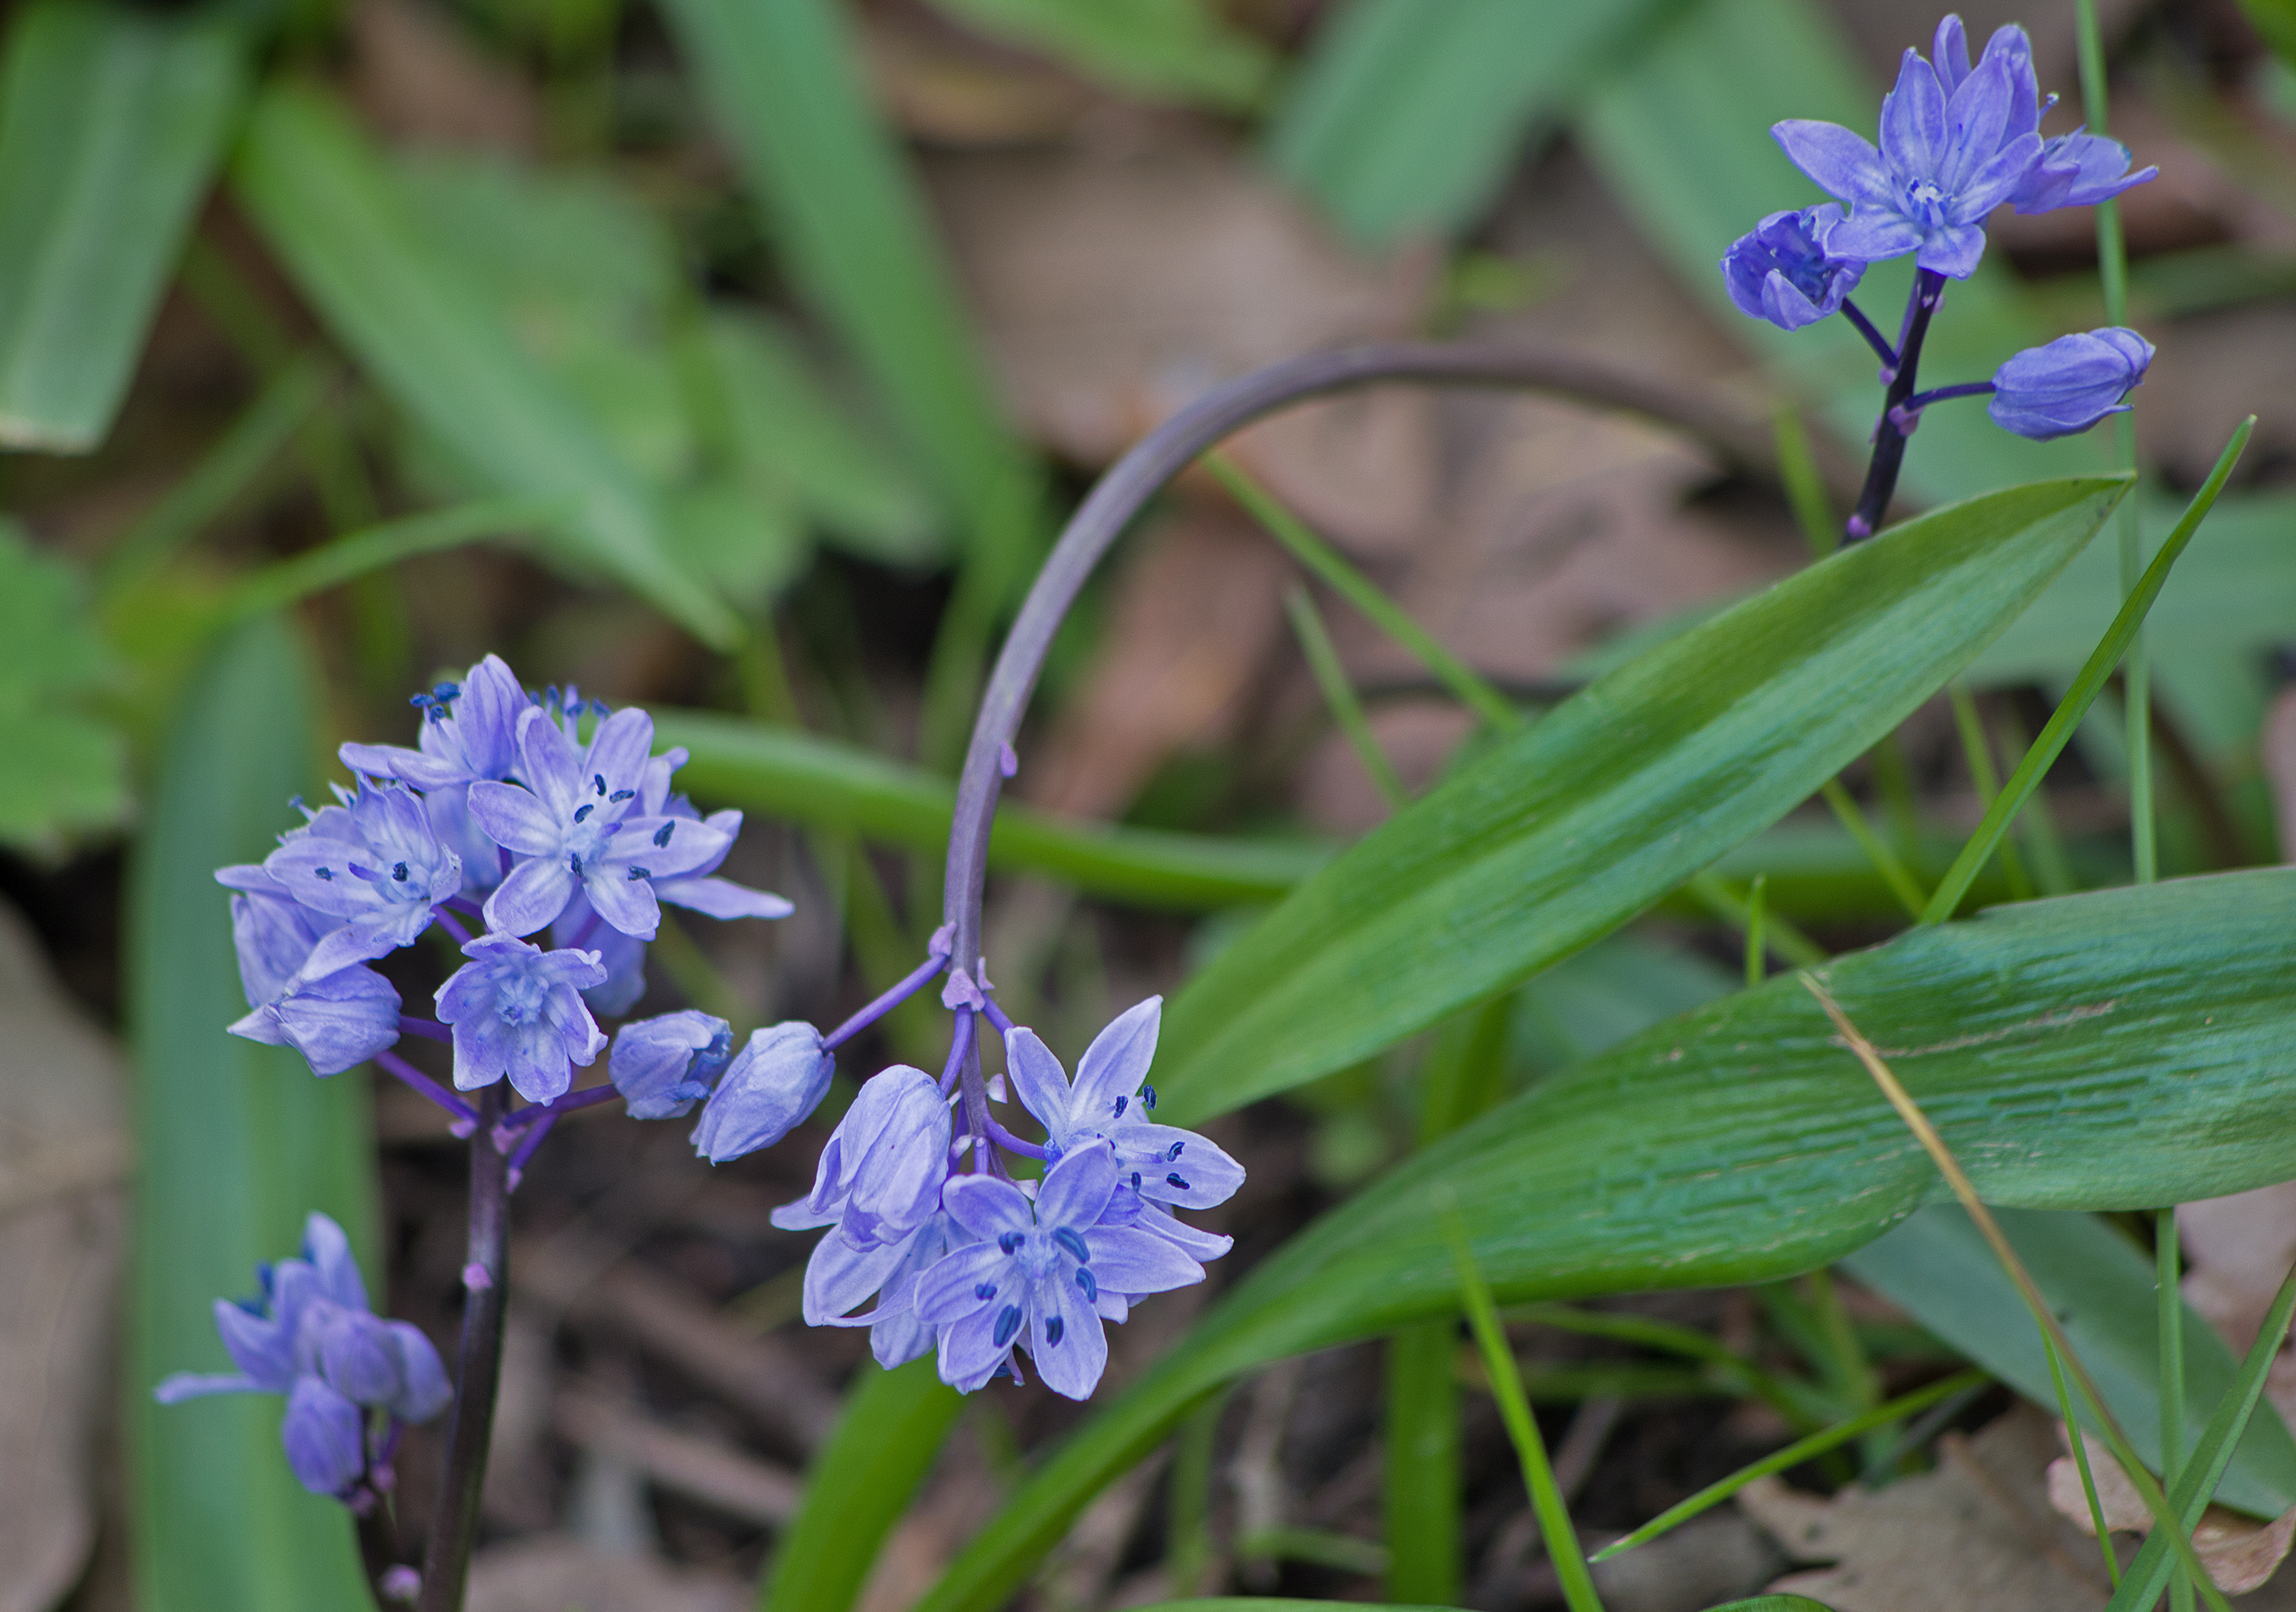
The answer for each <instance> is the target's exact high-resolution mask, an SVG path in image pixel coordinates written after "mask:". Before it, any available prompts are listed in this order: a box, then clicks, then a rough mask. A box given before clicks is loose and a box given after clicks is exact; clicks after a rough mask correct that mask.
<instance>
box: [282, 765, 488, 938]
mask: <svg viewBox="0 0 2296 1612" xmlns="http://www.w3.org/2000/svg"><path fill="white" fill-rule="evenodd" d="M335 792H336V794H337V796H338V797H339V798H340V804H338V805H335V806H327V807H325V808H324V809H323V810H321V811H318V812H315V813H313V814H311V820H310V822H308V823H307V825H306V826H305V827H303V828H301V829H299V830H296V831H294V832H292V833H291V834H289V835H288V836H287V837H286V839H285V840H284V841H283V843H282V844H281V846H280V847H279V848H278V849H277V850H275V851H274V852H272V853H271V855H268V856H266V857H265V858H264V860H263V870H264V871H265V872H266V873H268V874H270V875H271V877H272V879H273V880H275V881H276V882H277V884H278V885H279V887H280V888H282V889H283V890H285V891H286V892H287V894H288V895H290V896H292V897H293V898H294V899H295V900H296V901H297V902H298V903H299V904H301V905H303V906H306V907H308V908H310V909H311V911H313V912H319V913H324V914H325V915H326V916H328V917H331V918H340V919H341V920H342V921H343V922H342V925H341V927H340V928H339V929H330V930H329V931H328V932H327V933H325V934H324V935H322V936H321V937H319V939H318V941H317V943H316V945H313V947H312V948H311V954H310V956H309V957H308V958H307V959H306V960H305V961H304V963H303V968H302V970H301V971H302V972H303V973H304V974H305V975H306V976H316V975H321V974H332V973H333V972H334V971H335V970H338V969H341V968H347V967H348V966H349V965H350V964H352V963H355V962H366V961H371V960H373V959H374V958H377V957H381V956H384V955H386V954H388V953H391V952H395V951H397V950H398V948H399V947H401V946H403V945H411V944H412V943H413V942H414V938H415V937H416V936H418V935H420V934H422V931H423V930H425V929H429V928H430V924H431V921H432V920H433V919H434V918H435V917H436V916H437V908H438V906H439V904H440V903H441V902H444V901H447V900H448V899H450V898H452V897H454V896H458V895H460V894H461V893H462V888H463V860H462V858H461V857H459V856H457V855H455V853H454V852H452V851H450V850H448V849H447V847H445V846H443V845H441V844H439V836H438V833H437V832H436V831H434V830H433V829H432V828H431V826H430V815H429V814H428V813H426V812H425V811H424V810H423V806H422V798H421V797H419V796H417V795H416V794H415V793H414V791H413V790H409V789H407V788H406V786H405V785H404V784H400V783H397V782H388V783H383V784H380V785H378V784H375V783H372V782H370V781H368V780H366V779H365V778H362V779H360V780H359V781H358V788H357V792H356V793H348V792H346V791H344V790H340V789H339V790H336V791H335Z"/></svg>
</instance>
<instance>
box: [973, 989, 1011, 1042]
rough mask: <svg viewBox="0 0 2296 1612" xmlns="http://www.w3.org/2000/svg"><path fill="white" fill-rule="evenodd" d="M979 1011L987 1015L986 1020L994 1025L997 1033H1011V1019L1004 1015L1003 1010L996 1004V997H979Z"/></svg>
mask: <svg viewBox="0 0 2296 1612" xmlns="http://www.w3.org/2000/svg"><path fill="white" fill-rule="evenodd" d="M980 1011H982V1012H983V1013H986V1014H987V1015H988V1022H989V1023H990V1024H992V1025H995V1026H996V1033H997V1034H998V1035H1011V1034H1012V1033H1013V1021H1012V1020H1011V1019H1008V1018H1006V1017H1005V1010H1004V1009H1002V1008H1000V1007H998V1006H997V1005H996V998H995V997H994V996H984V997H982V998H981V999H980Z"/></svg>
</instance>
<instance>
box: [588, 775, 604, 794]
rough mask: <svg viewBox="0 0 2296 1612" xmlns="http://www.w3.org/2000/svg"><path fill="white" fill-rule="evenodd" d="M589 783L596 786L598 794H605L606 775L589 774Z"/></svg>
mask: <svg viewBox="0 0 2296 1612" xmlns="http://www.w3.org/2000/svg"><path fill="white" fill-rule="evenodd" d="M590 781H591V782H592V783H594V784H595V785H597V786H598V793H599V794H601V795H603V794H604V793H605V792H606V775H605V774H604V773H591V774H590Z"/></svg>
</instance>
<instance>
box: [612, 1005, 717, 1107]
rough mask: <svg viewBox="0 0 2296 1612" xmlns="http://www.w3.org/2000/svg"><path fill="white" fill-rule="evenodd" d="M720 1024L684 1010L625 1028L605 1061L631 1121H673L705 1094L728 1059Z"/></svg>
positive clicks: (618, 1034)
mask: <svg viewBox="0 0 2296 1612" xmlns="http://www.w3.org/2000/svg"><path fill="white" fill-rule="evenodd" d="M733 1051H734V1032H733V1028H732V1027H730V1026H729V1025H727V1024H726V1021H725V1020H724V1019H713V1018H711V1017H710V1016H709V1014H707V1013H697V1012H694V1011H692V1010H690V1009H689V1010H688V1011H685V1012H682V1013H664V1014H663V1015H662V1016H661V1017H660V1018H659V1019H641V1020H639V1021H638V1022H637V1023H636V1024H630V1025H624V1026H623V1027H621V1029H620V1031H619V1033H617V1034H616V1035H615V1036H614V1050H613V1052H612V1054H611V1056H610V1057H609V1058H608V1059H607V1060H606V1069H607V1073H608V1074H609V1075H611V1076H612V1077H613V1082H614V1089H615V1090H616V1091H618V1092H620V1093H621V1094H622V1100H623V1102H624V1103H625V1105H626V1106H627V1109H628V1111H629V1116H630V1117H631V1118H633V1119H675V1118H676V1117H678V1116H679V1115H681V1114H683V1113H685V1112H686V1111H687V1110H688V1109H691V1108H693V1105H694V1104H695V1103H697V1102H700V1101H701V1100H702V1099H704V1098H706V1097H708V1096H709V1092H710V1088H711V1087H713V1086H714V1085H716V1084H717V1077H718V1076H719V1075H721V1074H723V1073H724V1072H725V1069H726V1062H727V1060H729V1059H730V1058H731V1057H732V1056H733Z"/></svg>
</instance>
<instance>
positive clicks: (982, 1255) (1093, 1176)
mask: <svg viewBox="0 0 2296 1612" xmlns="http://www.w3.org/2000/svg"><path fill="white" fill-rule="evenodd" d="M1118 1175H1119V1170H1118V1162H1117V1160H1116V1158H1114V1157H1113V1156H1112V1155H1111V1153H1110V1151H1109V1150H1108V1148H1107V1147H1106V1146H1105V1145H1104V1144H1095V1145H1094V1146H1091V1147H1087V1148H1083V1149H1080V1150H1078V1151H1076V1152H1073V1153H1070V1154H1069V1155H1068V1156H1067V1157H1065V1158H1062V1160H1061V1161H1060V1162H1059V1163H1058V1164H1055V1165H1054V1166H1053V1167H1052V1168H1051V1169H1050V1170H1048V1171H1047V1172H1046V1174H1045V1178H1044V1180H1043V1182H1040V1183H1039V1184H1038V1187H1037V1196H1036V1199H1035V1201H1034V1202H1033V1203H1032V1202H1031V1201H1030V1200H1029V1197H1028V1195H1027V1194H1025V1193H1023V1192H1022V1191H1021V1189H1020V1188H1018V1187H1016V1186H1014V1185H1013V1183H1012V1182H1009V1181H1003V1180H1000V1179H998V1178H997V1177H996V1176H993V1175H967V1176H964V1177H961V1178H959V1179H957V1180H955V1181H952V1182H949V1183H948V1187H947V1191H945V1192H944V1193H943V1195H942V1198H943V1202H944V1203H945V1204H946V1205H947V1212H948V1216H949V1218H950V1219H951V1220H952V1221H954V1222H955V1223H956V1224H957V1225H958V1226H959V1227H960V1228H962V1229H963V1231H964V1232H965V1233H966V1235H967V1236H968V1237H969V1238H970V1239H971V1241H969V1242H968V1243H967V1245H966V1246H965V1247H964V1248H958V1249H956V1250H955V1251H954V1252H953V1253H951V1254H949V1255H948V1256H947V1257H946V1258H945V1259H943V1260H941V1261H940V1262H939V1264H936V1265H934V1266H933V1267H932V1268H931V1270H929V1271H927V1272H924V1274H923V1275H922V1276H921V1277H920V1278H918V1280H917V1284H916V1296H915V1301H914V1303H915V1309H916V1313H917V1317H918V1319H919V1320H920V1321H922V1322H924V1323H926V1324H927V1325H930V1326H932V1327H934V1328H937V1329H938V1330H939V1338H940V1376H941V1380H942V1381H943V1382H946V1383H948V1384H949V1385H951V1386H952V1387H956V1388H959V1389H962V1390H964V1391H965V1392H967V1393H970V1392H971V1391H972V1390H973V1389H975V1388H978V1387H981V1386H982V1385H983V1384H985V1383H987V1382H988V1379H990V1378H991V1377H993V1376H995V1375H996V1373H997V1371H999V1370H1005V1369H1009V1368H1010V1365H1011V1362H1012V1357H1013V1350H1014V1349H1015V1348H1016V1347H1018V1348H1025V1349H1027V1350H1028V1352H1029V1358H1030V1359H1031V1360H1033V1361H1034V1362H1036V1366H1037V1371H1038V1372H1039V1373H1040V1374H1041V1375H1042V1376H1043V1377H1044V1379H1045V1381H1046V1384H1048V1385H1049V1386H1050V1387H1052V1389H1053V1391H1054V1393H1056V1394H1061V1395H1065V1396H1066V1397H1068V1398H1070V1399H1084V1398H1086V1397H1087V1396H1089V1395H1091V1393H1092V1391H1093V1389H1094V1388H1095V1387H1097V1386H1098V1384H1099V1382H1100V1378H1101V1373H1102V1372H1103V1371H1105V1370H1106V1369H1107V1365H1108V1335H1107V1333H1106V1331H1105V1330H1103V1327H1102V1325H1101V1322H1102V1321H1103V1313H1102V1307H1101V1294H1102V1290H1103V1289H1106V1290H1107V1291H1108V1292H1109V1293H1110V1294H1111V1295H1115V1294H1119V1293H1124V1294H1144V1293H1162V1292H1168V1291H1169V1290H1170V1289H1174V1288H1184V1287H1186V1286H1188V1285H1190V1284H1191V1283H1193V1282H1198V1281H1202V1280H1203V1276H1204V1269H1203V1267H1202V1266H1201V1265H1200V1264H1197V1263H1196V1262H1195V1261H1194V1260H1193V1259H1190V1258H1189V1257H1188V1256H1186V1255H1185V1254H1183V1253H1181V1252H1180V1251H1179V1249H1177V1248H1175V1247H1173V1246H1172V1245H1171V1244H1170V1243H1169V1242H1167V1241H1165V1240H1162V1239H1161V1238H1159V1237H1155V1236H1152V1235H1151V1234H1149V1233H1148V1232H1143V1231H1141V1230H1139V1229H1137V1228H1136V1227H1130V1226H1110V1225H1106V1224H1103V1218H1102V1217H1103V1213H1104V1212H1105V1211H1106V1209H1107V1208H1108V1207H1109V1203H1110V1201H1111V1199H1113V1198H1114V1197H1115V1195H1116V1188H1117V1181H1118ZM1120 1313H1121V1312H1119V1314H1120Z"/></svg>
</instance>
